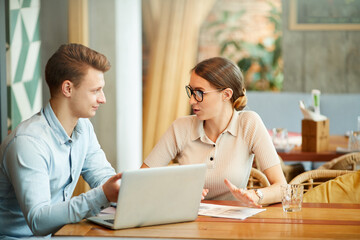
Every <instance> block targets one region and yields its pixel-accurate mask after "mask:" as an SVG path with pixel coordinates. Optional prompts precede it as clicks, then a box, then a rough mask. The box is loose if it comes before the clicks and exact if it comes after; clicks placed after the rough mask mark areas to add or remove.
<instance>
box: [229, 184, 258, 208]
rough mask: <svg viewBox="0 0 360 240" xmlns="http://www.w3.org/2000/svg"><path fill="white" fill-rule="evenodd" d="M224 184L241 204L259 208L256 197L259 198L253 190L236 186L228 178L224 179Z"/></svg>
mask: <svg viewBox="0 0 360 240" xmlns="http://www.w3.org/2000/svg"><path fill="white" fill-rule="evenodd" d="M224 182H225V184H226V186H227V187H228V188H229V190H230V192H231V193H232V195H233V196H234V197H235V198H237V199H238V200H239V201H240V203H241V205H242V206H244V207H253V208H261V205H259V204H257V199H258V198H259V197H258V196H257V195H256V193H255V191H254V190H243V189H240V188H237V187H236V186H235V185H234V184H232V183H231V182H230V181H229V180H227V179H225V180H224Z"/></svg>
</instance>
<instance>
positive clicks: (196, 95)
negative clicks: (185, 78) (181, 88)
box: [185, 85, 224, 102]
mask: <svg viewBox="0 0 360 240" xmlns="http://www.w3.org/2000/svg"><path fill="white" fill-rule="evenodd" d="M185 89H186V93H187V95H188V97H189V98H191V95H192V96H194V98H195V100H196V101H197V102H202V101H203V100H204V94H205V93H211V92H218V91H222V90H224V89H216V90H212V91H206V92H204V91H201V90H194V89H192V88H191V87H190V86H189V85H188V86H185Z"/></svg>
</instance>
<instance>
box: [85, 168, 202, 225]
mask: <svg viewBox="0 0 360 240" xmlns="http://www.w3.org/2000/svg"><path fill="white" fill-rule="evenodd" d="M205 174H206V164H192V165H181V166H167V167H158V168H143V169H138V170H130V171H125V172H123V175H122V178H121V185H120V190H119V196H118V201H117V204H116V210H115V214H101V215H97V216H94V217H90V218H88V220H90V221H92V222H94V223H97V224H99V225H102V226H105V227H108V228H111V229H124V228H134V227H143V226H151V225H159V224H167V223H177V222H187V221H193V220H195V219H196V218H197V216H198V210H199V206H200V201H201V194H202V190H203V187H204V183H205Z"/></svg>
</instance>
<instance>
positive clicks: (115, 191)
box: [102, 173, 122, 202]
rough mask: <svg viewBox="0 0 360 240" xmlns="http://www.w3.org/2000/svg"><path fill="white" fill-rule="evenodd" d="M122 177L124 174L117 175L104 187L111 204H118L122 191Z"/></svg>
mask: <svg viewBox="0 0 360 240" xmlns="http://www.w3.org/2000/svg"><path fill="white" fill-rule="evenodd" d="M121 175H122V173H118V174H115V175H114V176H112V177H111V178H109V179H108V180H107V181H106V182H105V183H104V185H103V186H102V189H103V191H104V194H105V196H106V198H107V200H108V201H109V202H117V198H118V195H119V189H120V183H119V179H120V178H121Z"/></svg>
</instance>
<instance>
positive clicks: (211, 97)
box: [189, 71, 225, 120]
mask: <svg viewBox="0 0 360 240" xmlns="http://www.w3.org/2000/svg"><path fill="white" fill-rule="evenodd" d="M189 86H190V87H191V89H193V90H201V91H203V92H208V91H211V92H209V93H204V94H203V101H202V102H198V101H196V99H195V98H194V96H193V95H191V97H190V100H189V103H190V105H191V107H192V110H193V112H194V114H196V116H197V117H198V118H199V119H200V120H209V119H212V118H215V117H217V116H218V115H219V114H221V110H222V108H223V107H224V103H225V102H224V99H225V98H224V95H223V93H222V91H221V90H219V91H216V90H217V88H215V87H214V86H212V85H211V84H210V83H209V82H208V81H207V80H205V79H204V78H202V77H200V76H198V75H197V74H196V73H195V72H194V71H193V72H192V73H191V77H190V83H189Z"/></svg>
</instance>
